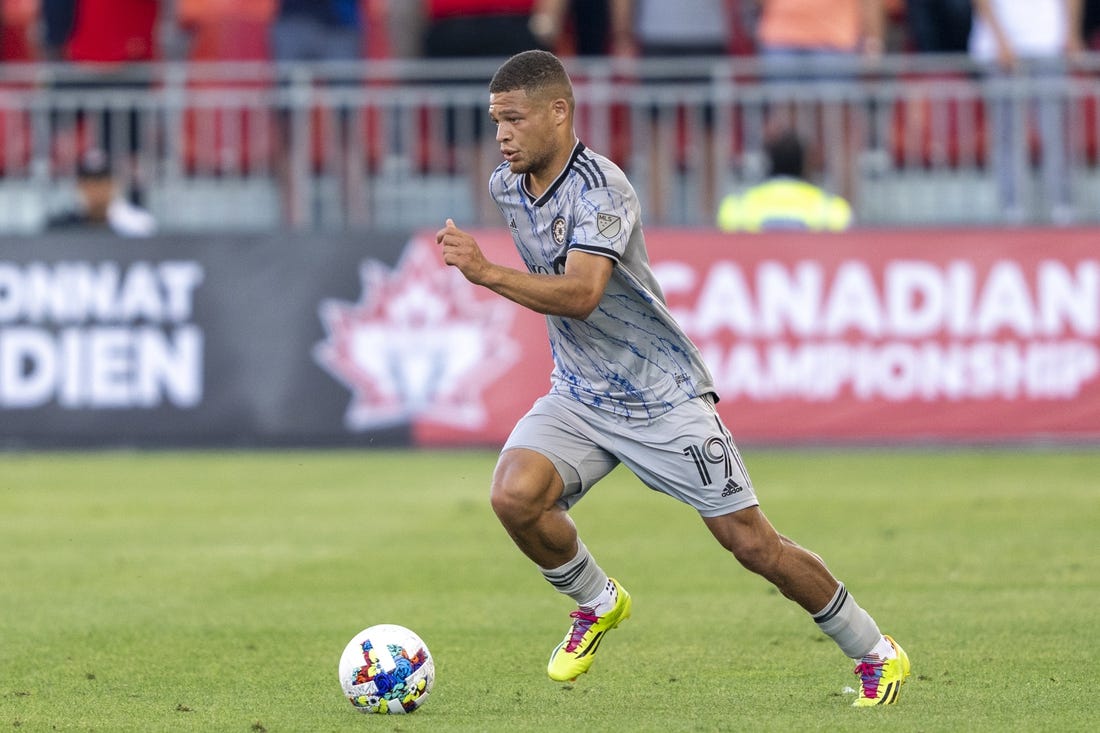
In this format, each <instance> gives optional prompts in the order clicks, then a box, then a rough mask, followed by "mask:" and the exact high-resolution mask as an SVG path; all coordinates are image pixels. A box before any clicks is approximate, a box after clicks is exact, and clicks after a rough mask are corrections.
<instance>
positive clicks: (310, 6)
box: [271, 0, 364, 61]
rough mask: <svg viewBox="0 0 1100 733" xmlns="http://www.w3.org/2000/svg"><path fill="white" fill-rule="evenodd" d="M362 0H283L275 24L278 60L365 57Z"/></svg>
mask: <svg viewBox="0 0 1100 733" xmlns="http://www.w3.org/2000/svg"><path fill="white" fill-rule="evenodd" d="M359 1H360V0H279V8H278V11H277V13H276V16H275V23H274V25H273V26H272V28H271V48H272V52H273V54H274V56H275V60H276V61H348V60H352V61H354V60H356V59H359V58H362V57H363V55H364V53H363V51H364V49H363V17H362V13H361V12H360V8H359Z"/></svg>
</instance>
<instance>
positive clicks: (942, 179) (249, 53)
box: [0, 0, 1100, 236]
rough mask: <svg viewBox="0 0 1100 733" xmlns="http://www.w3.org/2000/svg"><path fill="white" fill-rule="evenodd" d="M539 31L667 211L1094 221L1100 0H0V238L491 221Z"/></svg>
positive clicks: (857, 222) (863, 220)
mask: <svg viewBox="0 0 1100 733" xmlns="http://www.w3.org/2000/svg"><path fill="white" fill-rule="evenodd" d="M533 47H541V48H546V49H549V50H552V51H555V52H557V53H559V54H560V55H562V56H563V57H564V58H566V60H567V62H568V64H569V67H570V70H571V72H572V73H573V75H574V78H575V81H576V85H577V98H578V104H579V110H578V134H579V135H580V137H581V139H582V140H583V141H584V142H585V143H586V144H587V145H589V146H590V147H592V148H594V149H597V150H599V151H600V152H604V153H605V154H608V155H609V156H610V157H612V158H613V159H614V160H616V162H618V163H619V164H620V165H621V166H622V167H623V168H624V169H626V170H627V172H628V174H629V175H631V177H632V180H633V181H634V183H635V185H636V186H637V187H638V189H639V194H640V195H641V196H642V198H643V206H644V207H645V209H646V211H647V218H648V221H649V222H650V223H651V224H658V225H683V226H707V227H714V226H718V227H721V228H723V229H728V230H741V229H743V230H750V231H752V230H759V229H761V228H767V227H768V226H769V225H775V226H789V227H792V226H793V227H801V228H810V229H840V228H846V227H850V226H917V225H919V226H957V225H963V226H966V225H997V226H1003V225H1009V226H1020V225H1054V226H1066V225H1081V224H1090V223H1092V224H1095V223H1097V222H1100V206H1097V203H1098V202H1100V53H1098V52H1100V0H1028V2H1023V1H1022V0H973V1H972V0H677V2H668V1H667V0H0V61H2V65H0V233H3V234H32V233H35V232H40V231H43V230H46V229H51V228H57V229H60V228H72V227H83V226H101V227H109V228H111V229H113V230H114V231H116V232H118V233H120V234H128V235H135V236H142V235H148V234H152V233H154V232H157V231H201V230H212V229H217V230H230V231H236V230H244V231H277V230H279V229H280V228H283V227H287V226H289V227H294V228H298V229H316V228H319V229H338V230H348V229H363V228H385V229H399V228H410V227H420V226H432V227H434V226H436V225H438V224H439V222H441V221H442V219H443V218H444V217H446V216H455V217H457V218H460V219H462V220H464V221H465V222H467V223H472V224H485V225H494V226H495V225H496V224H497V223H498V222H497V221H496V212H495V211H493V210H491V204H489V202H488V198H487V196H486V194H485V181H486V178H487V176H488V173H489V172H490V171H491V169H492V167H493V166H495V165H496V163H497V162H498V160H499V156H498V155H497V154H496V146H495V144H494V142H493V140H492V130H491V129H490V126H489V125H488V120H487V117H486V114H485V107H486V91H485V85H486V82H487V79H488V78H489V76H490V75H491V74H492V71H493V70H494V69H495V68H496V66H497V64H499V62H500V60H501V59H502V58H504V57H506V56H508V55H510V54H512V53H516V52H518V51H521V50H525V49H528V48H533ZM777 156H780V157H779V158H777ZM776 179H779V182H780V183H781V184H782V185H780V186H772V187H771V188H769V189H767V190H760V191H755V190H754V189H756V188H757V187H758V186H762V185H767V184H770V183H771V184H774V183H775V182H776ZM789 201H794V202H795V205H796V206H797V207H800V208H801V210H802V211H803V212H805V211H813V212H815V213H814V214H813V215H807V216H793V217H792V216H790V215H789V214H785V213H784V212H782V211H779V212H778V213H775V215H774V216H773V215H772V213H773V212H772V209H773V208H775V209H781V208H782V206H783V205H784V202H789ZM769 222H771V224H769Z"/></svg>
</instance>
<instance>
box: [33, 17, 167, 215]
mask: <svg viewBox="0 0 1100 733" xmlns="http://www.w3.org/2000/svg"><path fill="white" fill-rule="evenodd" d="M159 5H160V3H158V2H157V0H42V16H43V21H44V35H45V45H46V53H47V56H48V57H49V58H51V59H55V60H62V61H69V62H72V63H73V64H75V65H76V66H75V68H74V69H73V71H72V73H71V74H67V75H66V76H65V78H64V79H63V80H62V81H61V82H59V83H58V84H57V88H58V89H70V90H80V91H89V92H99V93H102V94H103V98H102V99H101V100H98V101H97V102H96V103H94V104H93V105H91V106H92V107H93V109H94V110H95V111H96V113H92V112H91V111H89V110H87V109H78V110H77V112H76V114H75V120H74V119H73V118H72V117H69V118H68V119H65V118H60V119H57V120H55V122H57V123H58V124H57V128H56V129H55V134H56V135H62V136H66V135H67V136H69V137H70V139H69V140H68V141H66V143H65V144H64V145H62V147H63V148H65V149H67V150H71V151H74V152H76V153H77V154H79V153H80V152H82V151H84V150H88V149H97V150H102V151H105V152H106V153H107V155H109V156H110V157H111V158H112V159H115V160H119V161H121V162H123V164H124V170H123V172H122V178H123V180H124V181H125V185H126V186H127V187H128V189H129V191H128V195H129V196H130V198H131V199H132V200H133V201H134V202H135V203H140V200H141V198H142V189H143V182H142V175H143V171H142V170H141V168H140V166H139V155H138V154H139V152H140V151H141V149H142V147H143V146H142V143H143V137H146V138H150V139H151V138H153V137H154V135H155V133H156V131H155V129H154V128H153V125H152V121H153V120H154V116H153V115H148V114H147V115H145V116H144V117H143V116H142V114H141V109H142V105H140V104H139V103H138V102H137V101H136V100H135V101H134V103H132V104H123V103H120V97H119V95H111V96H106V92H107V91H108V90H110V91H118V90H121V91H124V92H139V93H140V92H141V91H143V90H145V89H147V88H148V86H149V84H150V81H151V79H150V78H149V77H148V75H143V74H141V73H136V74H135V73H130V72H132V71H133V69H132V66H133V64H137V63H142V62H149V61H154V60H156V59H158V57H159V49H158V47H157V19H158V9H159ZM73 122H75V125H73V124H72V123H73ZM143 123H145V125H144V127H143ZM70 164H71V163H70Z"/></svg>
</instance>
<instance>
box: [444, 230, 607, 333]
mask: <svg viewBox="0 0 1100 733" xmlns="http://www.w3.org/2000/svg"><path fill="white" fill-rule="evenodd" d="M435 240H436V242H438V243H439V245H440V246H441V247H442V249H443V262H445V263H446V264H448V265H451V266H452V267H457V268H458V269H459V271H460V272H462V274H463V276H464V277H465V278H466V279H467V280H469V281H470V282H472V283H474V284H475V285H481V286H483V287H486V288H489V289H490V290H492V291H493V292H495V293H499V294H500V295H503V296H504V297H505V298H508V299H509V300H511V301H514V302H516V303H519V304H520V305H522V306H523V307H525V308H530V309H531V310H533V311H536V312H538V313H542V314H544V315H548V316H563V317H565V318H578V319H582V320H583V319H585V318H587V317H588V316H589V315H591V313H592V311H594V310H596V306H597V305H599V303H600V298H602V297H603V293H604V289H605V288H606V287H607V281H608V280H610V279H611V272H612V270H613V269H614V267H615V263H614V261H613V260H611V259H609V258H607V257H601V256H600V255H593V254H588V253H586V252H576V251H573V252H570V253H569V255H568V257H566V260H565V271H564V272H563V273H562V274H560V275H557V274H554V275H550V274H547V275H542V274H538V273H532V272H524V271H522V270H517V269H515V268H512V267H505V266H504V265H498V264H496V263H495V262H491V261H489V259H488V258H486V257H485V254H484V253H483V252H482V251H481V247H479V246H478V244H477V241H476V240H475V239H474V238H473V237H472V236H470V235H469V234H467V233H466V232H464V231H462V230H461V229H459V228H458V227H456V226H455V223H454V221H452V220H451V219H448V220H447V225H446V226H444V227H443V228H442V229H440V230H439V232H437V233H436V235H435Z"/></svg>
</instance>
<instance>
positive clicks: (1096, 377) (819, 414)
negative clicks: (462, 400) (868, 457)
mask: <svg viewBox="0 0 1100 733" xmlns="http://www.w3.org/2000/svg"><path fill="white" fill-rule="evenodd" d="M478 237H479V241H480V242H481V244H482V246H483V247H484V248H485V249H486V251H487V252H488V253H489V256H490V257H491V258H506V257H507V256H508V254H509V253H510V252H511V251H512V249H513V245H512V243H511V239H510V237H509V236H508V235H507V233H505V232H495V231H493V232H482V233H479V234H478ZM647 243H648V245H649V250H650V258H651V261H652V263H653V267H654V269H655V271H656V272H657V275H658V279H659V280H660V281H661V283H662V286H663V288H664V292H665V297H666V300H667V302H668V304H669V306H670V308H671V309H672V311H673V312H674V313H675V315H676V316H677V319H678V320H679V322H680V323H681V324H682V325H683V326H684V328H685V329H686V330H687V332H688V333H689V335H690V336H691V337H692V338H693V340H695V342H696V343H697V344H698V345H699V347H700V349H701V350H702V352H703V354H704V357H705V359H706V361H707V363H708V365H709V366H710V368H711V370H712V372H713V373H714V376H715V381H716V385H717V388H718V392H719V396H720V398H721V401H720V403H719V405H718V407H719V410H720V412H721V413H722V415H723V417H724V419H725V420H726V422H727V424H728V425H729V426H730V428H731V430H733V432H734V435H735V437H736V438H737V439H738V440H741V441H743V442H744V441H748V442H755V443H776V444H788V443H816V444H827V443H834V442H858V443H882V442H906V443H913V442H960V441H965V442H989V441H993V442H996V441H1006V440H1008V441H1020V440H1027V441H1038V440H1054V441H1081V440H1094V439H1096V438H1097V437H1100V232H1096V231H1089V230H1048V231H1039V230H1015V231H999V230H998V231H977V230H974V231H935V232H929V231H912V232H875V231H864V232H851V233H845V234H839V235H821V234H804V233H789V234H786V233H784V234H778V233H777V234H768V235H756V236H731V235H727V234H720V233H716V232H711V231H693V230H657V231H653V232H650V233H648V234H647ZM470 297H471V298H474V297H475V296H474V295H473V294H471V296H470ZM528 316H529V314H518V313H517V315H516V316H515V317H514V320H513V321H512V323H511V327H510V328H509V329H508V330H507V332H506V335H504V336H499V335H497V336H495V338H496V339H497V340H498V344H499V346H498V347H497V348H499V349H500V351H499V353H500V354H501V356H500V358H499V359H497V360H495V361H493V363H492V371H491V372H486V374H485V378H486V379H491V380H495V382H494V384H495V386H494V387H491V388H489V389H488V390H486V389H485V388H484V386H479V387H478V388H477V391H478V393H488V394H491V395H495V396H497V397H498V398H499V397H504V396H507V397H508V398H509V400H507V401H503V402H502V401H501V400H499V399H497V400H496V401H494V402H493V403H489V402H487V401H486V402H483V404H484V405H485V409H486V410H487V416H486V417H487V419H485V420H484V421H483V422H478V423H476V424H475V423H467V424H466V425H465V426H464V427H458V426H448V425H446V424H442V423H440V422H439V421H438V420H435V419H430V418H427V419H424V420H419V421H417V423H416V428H415V434H416V435H417V436H419V438H420V440H421V441H423V442H427V443H437V442H443V443H462V442H466V441H474V442H480V441H486V442H498V441H500V440H502V439H503V438H504V437H506V435H507V431H508V429H509V428H510V426H511V424H512V423H513V422H514V420H515V418H516V417H518V416H519V415H522V413H523V411H524V410H525V409H526V407H527V406H528V405H529V404H530V402H531V401H532V400H533V399H534V398H535V397H536V396H538V395H539V394H541V393H543V392H545V391H546V388H547V384H548V381H547V378H548V374H549V371H550V367H549V361H548V357H546V356H544V354H545V344H544V343H542V342H541V341H540V340H539V339H542V340H544V329H543V328H541V327H540V326H539V325H538V324H536V323H534V322H532V321H531V319H530V318H529V317H528ZM505 320H506V318H505V316H504V315H503V312H502V315H501V323H505ZM517 349H518V352H519V353H520V354H521V357H520V358H519V359H515V358H514V356H513V355H514V354H515V353H516V350H517ZM536 350H539V351H536ZM501 369H504V370H505V371H504V372H503V373H502V374H498V373H497V372H498V371H499V370H501Z"/></svg>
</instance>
